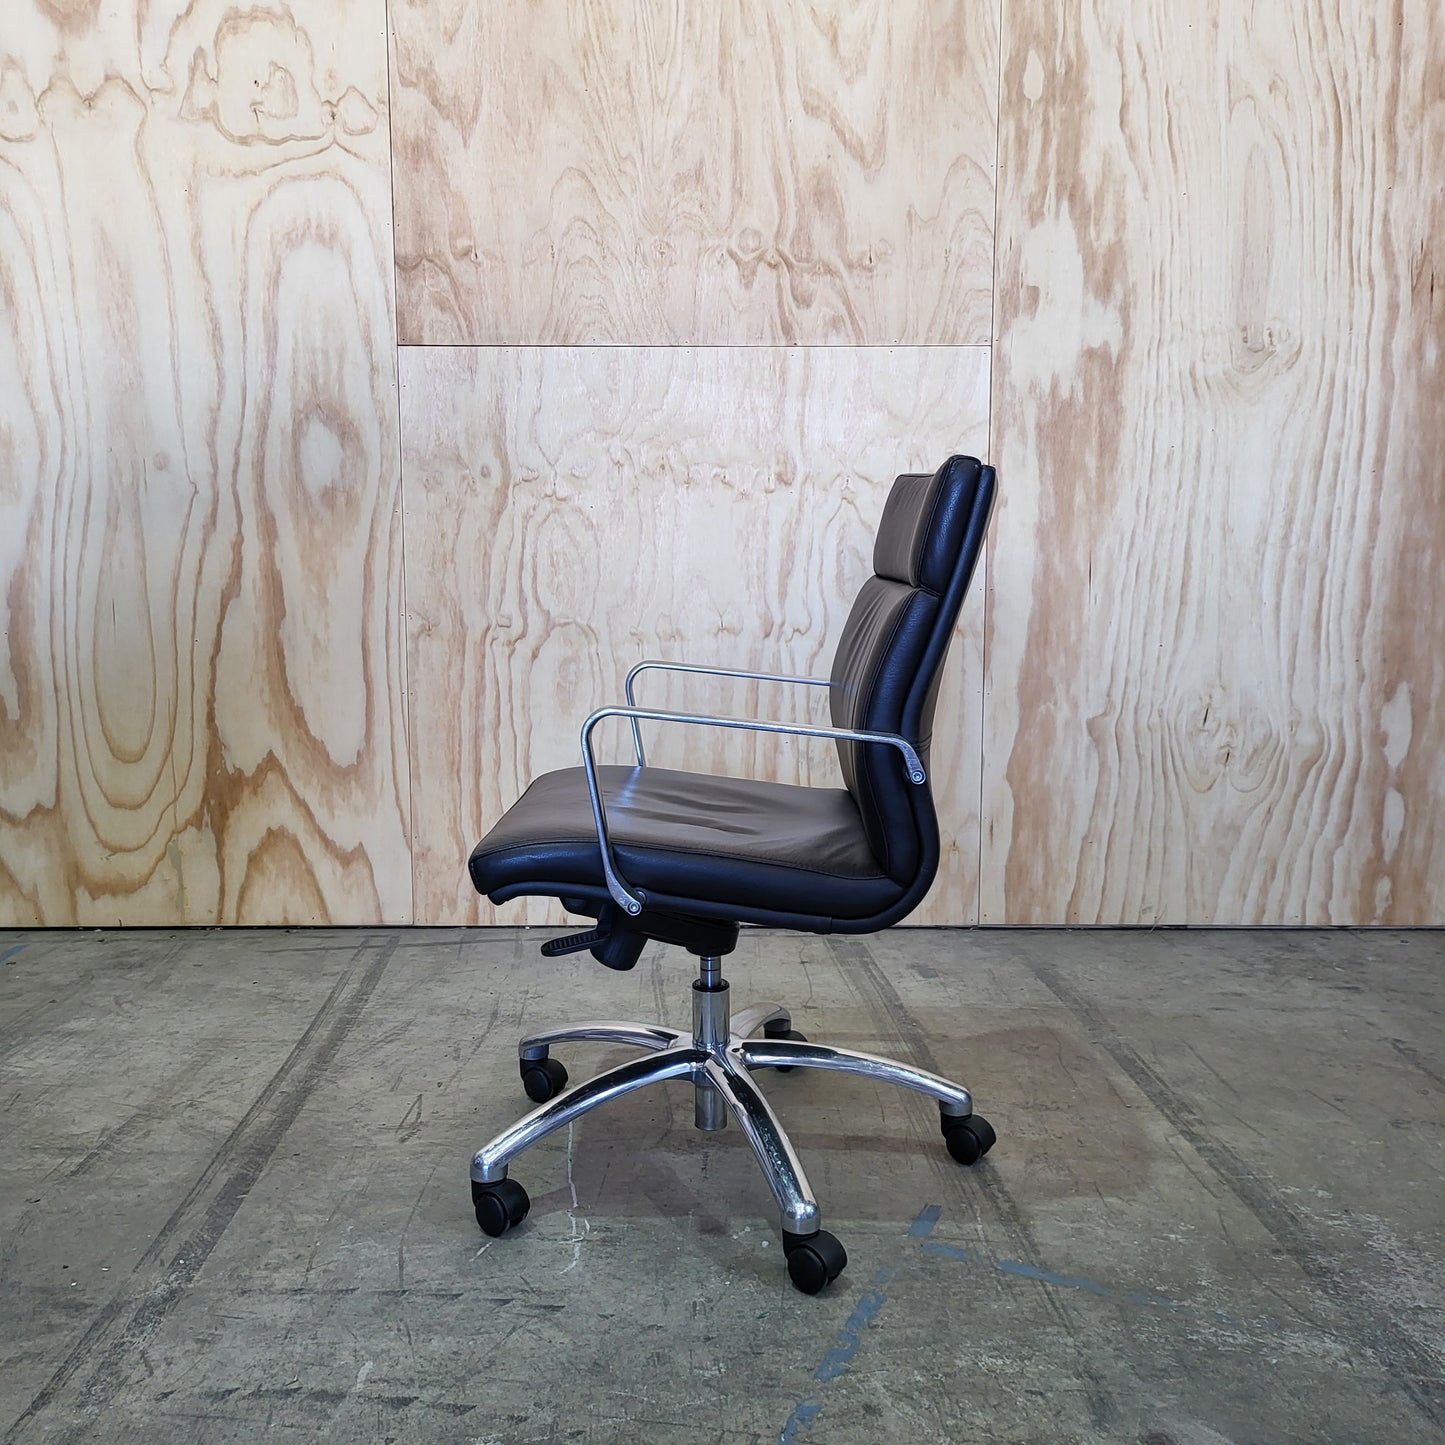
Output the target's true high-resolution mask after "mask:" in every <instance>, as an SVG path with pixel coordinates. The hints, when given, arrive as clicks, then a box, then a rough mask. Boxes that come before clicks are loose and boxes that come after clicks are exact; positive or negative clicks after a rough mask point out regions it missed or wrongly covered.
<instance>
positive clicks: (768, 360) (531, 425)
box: [0, 0, 1445, 925]
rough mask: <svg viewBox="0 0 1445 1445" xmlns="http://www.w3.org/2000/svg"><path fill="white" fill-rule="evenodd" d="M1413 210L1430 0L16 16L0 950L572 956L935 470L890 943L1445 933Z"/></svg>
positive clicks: (2, 200) (1436, 49) (9, 180)
mask: <svg viewBox="0 0 1445 1445" xmlns="http://www.w3.org/2000/svg"><path fill="white" fill-rule="evenodd" d="M388 60H389V65H390V71H389V74H388ZM1442 155H1445V19H1442V12H1441V11H1440V8H1439V7H1438V5H1437V4H1435V0H1383V3H1380V4H1376V5H1364V6H1355V7H1344V6H1341V5H1339V4H1337V3H1335V0H1298V3H1295V4H1291V5H1287V6H1278V7H1273V8H1268V7H1261V6H1258V5H1254V4H1248V3H1245V0H1182V3H1180V4H1178V5H1171V6H1165V7H1161V6H1158V5H1151V4H1146V3H1145V0H1094V3H1091V4H1090V5H1087V6H1079V5H1064V6H1058V5H1045V4H1044V3H1043V0H919V3H917V4H908V5H888V4H884V3H881V0H850V3H843V0H808V3H803V0H798V3H791V0H790V3H784V4H765V3H763V0H728V3H725V4H721V5H716V6H711V7H709V6H688V5H683V4H680V3H678V0H604V3H583V0H536V3H532V4H528V5H525V6H523V5H510V6H509V5H501V6H495V5H494V6H485V5H477V4H474V3H472V0H324V3H322V0H268V3H267V4H266V5H265V6H264V7H257V8H249V7H239V8H238V7H235V6H233V5H230V4H229V3H227V0H79V3H65V4H61V3H58V0H6V4H5V5H4V17H3V19H0V925H6V924H17V923H18V924H28V923H56V924H61V923H75V922H83V923H113V922H116V921H124V922H133V923H156V924H164V923H177V922H218V921H219V922H240V921H254V922H311V921H318V922H319V921H325V920H329V921H335V922H343V923H364V922H373V921H382V920H385V921H394V922H405V921H409V920H412V919H415V921H417V922H427V923H441V922H461V921H484V920H488V919H491V918H493V917H497V918H501V919H503V920H506V921H521V920H523V919H528V918H531V919H538V918H541V917H543V916H552V915H544V913H543V911H542V910H540V909H539V908H537V907H535V906H530V905H527V904H523V903H517V904H512V905H509V906H508V907H507V908H505V909H502V910H498V911H497V912H496V913H495V914H494V913H493V912H492V911H491V910H489V909H487V908H486V907H485V906H484V905H483V904H482V903H481V902H480V900H478V899H477V898H476V897H475V895H473V894H472V893H471V891H470V888H469V886H468V884H467V882H466V878H465V875H464V872H463V863H464V859H465V855H466V853H467V851H468V850H469V849H470V847H471V845H472V843H473V842H474V841H475V839H476V837H477V836H478V834H479V833H480V832H481V831H483V830H484V828H485V827H486V826H487V825H488V823H489V822H490V821H491V820H492V819H493V818H494V817H495V816H496V814H497V813H498V812H499V811H500V810H501V809H502V808H503V807H504V806H505V805H506V803H507V802H509V801H510V800H511V798H512V797H513V796H514V795H515V793H516V792H517V791H518V790H519V789H520V787H521V786H522V784H523V782H524V781H525V778H526V777H527V776H528V775H529V774H530V773H531V772H532V771H534V770H536V769H538V768H541V767H547V766H554V765H559V764H565V763H567V762H570V761H572V760H573V758H574V757H575V736H576V729H577V726H578V725H579V724H580V721H581V718H582V716H584V715H585V713H586V712H587V711H589V710H590V708H591V707H592V706H593V705H594V704H595V703H596V702H597V701H599V700H605V699H609V698H611V697H612V696H613V695H614V694H615V692H616V690H617V687H618V684H619V682H620V679H621V676H622V674H623V673H624V672H625V671H626V668H627V667H628V666H629V665H630V664H631V663H632V662H634V661H636V660H638V659H639V658H640V657H642V656H644V655H655V654H658V653H661V654H663V655H667V656H673V657H691V658H694V659H704V660H705V659H708V658H714V659H717V660H719V661H721V662H724V663H741V664H744V665H773V664H774V663H778V664H780V665H782V666H784V667H785V668H788V669H798V670H802V671H813V670H817V669H818V668H819V667H821V666H822V665H823V661H824V659H825V658H826V657H827V655H828V652H829V649H830V647H831V643H832V640H833V637H834V635H835V634H836V627H837V622H838V613H839V608H840V607H841V606H842V605H843V599H844V598H845V597H846V596H847V595H848V593H849V591H850V590H851V589H852V588H853V587H855V586H856V585H857V581H858V578H859V576H860V575H861V572H862V569H863V568H864V566H865V565H866V564H865V557H864V548H865V547H866V541H867V534H868V531H869V528H870V527H871V525H872V522H873V520H874V519H875V517H876V515H877V509H878V507H879V506H880V505H881V496H882V491H883V488H884V486H885V485H886V482H887V480H888V479H889V478H891V476H892V475H893V473H895V472H896V471H899V470H902V469H905V468H915V467H920V466H930V467H931V466H933V465H936V464H937V462H938V461H939V460H941V459H942V458H943V456H945V455H947V454H948V453H949V452H952V451H959V450H962V451H973V452H976V453H978V454H980V455H984V456H987V457H990V458H991V459H992V460H993V461H994V462H995V463H996V464H997V465H998V467H999V471H1000V482H1001V499H1002V500H1001V507H1000V512H999V515H998V517H997V519H996V522H995V527H994V533H993V542H992V548H991V553H990V556H989V559H988V565H987V578H986V590H985V586H984V585H982V584H983V581H984V579H983V578H982V577H981V579H980V584H981V585H980V586H979V587H977V588H976V593H975V597H974V598H973V599H972V601H971V603H970V610H969V612H968V614H967V616H966V617H965V619H964V622H963V625H962V627H961V629H960V645H959V648H958V650H957V652H956V653H955V656H954V658H953V662H952V670H951V672H950V674H949V677H948V684H947V687H948V691H947V694H946V697H945V702H944V711H943V716H942V718H941V720H940V730H939V736H940V737H943V736H948V737H951V738H952V739H953V742H954V747H953V749H952V750H951V751H950V750H948V749H944V748H941V747H937V746H936V761H938V762H939V763H940V765H942V766H941V771H940V774H939V776H938V779H937V782H938V786H939V791H940V810H941V813H942V815H943V818H944V821H945V830H946V833H947V835H948V836H947V844H948V846H947V849H946V854H945V862H944V867H943V870H942V873H941V876H940V880H939V884H938V886H937V888H936V889H935V891H934V894H933V895H932V897H931V898H930V899H929V901H928V903H927V904H926V905H925V907H924V909H923V910H922V911H921V912H920V913H919V914H917V915H915V919H916V921H934V922H960V923H962V922H970V921H973V920H974V919H975V918H982V919H983V920H984V921H987V922H1010V923H1024V922H1030V923H1031V922H1041V923H1066V922H1068V923H1073V922H1084V923H1094V922H1099V923H1129V924H1140V923H1142V924H1156V923H1175V922H1227V923H1249V922H1263V923H1292V922H1308V923H1330V922H1335V923H1370V922H1393V923H1445V761H1442V759H1445V606H1438V605H1436V604H1435V601H1434V599H1436V598H1439V597H1442V596H1445V463H1442V460H1441V459H1442V458H1445V406H1442V404H1441V397H1442V396H1445V376H1442V369H1445V360H1442V354H1445V168H1442V165H1441V162H1440V157H1441V156H1442ZM393 227H394V232H395V240H394V241H393ZM398 373H399V376H400V390H399V391H398ZM403 535H404V536H405V545H404V547H403ZM692 686H693V689H694V690H693V691H689V692H688V693H687V696H688V698H689V700H696V699H697V696H698V694H697V692H696V689H697V688H698V687H699V686H702V685H700V684H693V685H692ZM664 695H666V694H664ZM707 700H711V699H707ZM750 700H755V701H757V702H758V703H759V704H760V705H762V706H766V707H770V708H771V707H774V706H776V707H782V706H784V705H785V700H784V699H782V698H780V697H779V698H769V697H762V698H757V699H750ZM657 746H658V747H659V749H660V751H659V753H658V756H659V757H666V756H668V752H667V750H668V749H669V748H672V747H676V746H678V744H677V743H676V742H675V741H674V740H671V739H662V738H659V739H658V741H657ZM674 756H675V754H674ZM693 757H694V758H696V759H699V760H700V761H701V762H702V763H704V764H713V763H717V764H727V765H728V766H745V767H749V768H752V769H756V770H759V771H762V772H764V773H766V774H768V775H771V776H780V777H799V778H814V779H818V780H822V779H823V778H826V777H827V776H828V772H827V770H828V768H829V767H830V766H831V760H830V758H829V755H828V754H827V753H826V752H823V753H822V754H818V753H804V752H799V751H798V750H797V749H796V748H794V747H792V746H791V745H787V746H779V747H776V748H774V747H762V746H760V745H759V744H757V743H756V742H755V741H745V740H743V739H741V738H739V737H736V736H734V735H727V736H725V737H723V738H720V739H718V740H716V741H714V742H712V743H710V744H709V746H708V748H707V749H705V750H704V753H703V754H702V755H701V756H700V757H699V755H698V754H696V753H694V754H693ZM529 908H530V911H529Z"/></svg>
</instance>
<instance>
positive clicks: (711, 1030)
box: [472, 958, 993, 1293]
mask: <svg viewBox="0 0 1445 1445" xmlns="http://www.w3.org/2000/svg"><path fill="white" fill-rule="evenodd" d="M692 989H693V992H692V1035H691V1038H689V1037H688V1036H687V1035H686V1034H684V1033H681V1032H680V1031H678V1030H676V1029H669V1028H664V1027H661V1026H660V1025H657V1024H635V1023H615V1022H592V1023H582V1024H574V1025H572V1026H570V1027H564V1028H556V1029H547V1030H545V1031H543V1032H541V1033H536V1034H532V1035H530V1036H529V1037H527V1038H525V1039H523V1040H522V1042H521V1044H520V1046H519V1049H518V1053H519V1056H520V1060H521V1068H522V1071H523V1076H524V1078H525V1077H527V1074H528V1070H529V1066H536V1067H538V1068H540V1067H542V1066H546V1064H547V1060H548V1058H549V1051H550V1049H551V1048H552V1046H553V1045H554V1044H561V1043H571V1042H573V1041H577V1042H584V1041H588V1042H603V1043H614V1044H630V1045H632V1046H634V1047H636V1048H640V1049H647V1050H649V1051H650V1052H649V1054H648V1055H647V1056H645V1057H643V1058H640V1059H633V1060H630V1061H629V1062H627V1063H624V1064H618V1065H617V1066H616V1067H615V1068H611V1069H607V1070H606V1071H604V1072H603V1073H600V1074H598V1075H597V1076H596V1077H595V1078H592V1079H589V1080H587V1081H586V1082H585V1083H582V1084H578V1085H576V1086H575V1087H574V1088H570V1089H566V1090H565V1091H564V1092H562V1093H559V1094H558V1095H557V1097H555V1098H553V1099H549V1100H548V1101H547V1102H545V1103H543V1104H541V1105H539V1107H537V1108H536V1109H534V1110H532V1112H531V1113H530V1114H528V1115H526V1116H525V1117H524V1118H522V1119H519V1120H518V1121H517V1122H516V1123H515V1124H513V1125H512V1127H511V1128H510V1129H507V1130H506V1131H505V1132H504V1133H501V1134H499V1135H498V1136H497V1137H496V1138H495V1139H493V1140H492V1141H491V1143H489V1144H486V1145H484V1146H483V1147H482V1148H480V1149H478V1150H477V1152H476V1154H475V1155H474V1156H473V1158H472V1192H473V1195H474V1197H477V1198H480V1196H481V1195H482V1194H484V1193H487V1192H490V1191H489V1190H488V1186H493V1187H496V1186H499V1185H500V1183H501V1181H503V1180H505V1179H506V1178H507V1167H508V1165H509V1164H510V1163H511V1162H512V1160H513V1159H515V1158H516V1157H517V1155H518V1154H520V1153H521V1152H522V1151H523V1150H524V1149H528V1148H530V1147H531V1146H532V1145H533V1144H535V1143H536V1142H537V1141H538V1140H539V1139H544V1138H546V1136H547V1135H548V1134H550V1133H552V1132H553V1131H554V1130H556V1129H561V1128H564V1127H565V1126H566V1125H568V1124H571V1123H574V1122H575V1121H576V1120H578V1119H580V1118H581V1117H582V1116H583V1115H584V1114H587V1113H590V1112H591V1111H592V1110H593V1109H595V1108H597V1107H598V1106H599V1105H601V1104H606V1103H608V1102H609V1101H610V1100H612V1099H617V1098H621V1097H622V1095H624V1094H628V1093H631V1092H632V1090H634V1089H640V1088H642V1087H643V1085H645V1084H653V1083H656V1082H658V1081H659V1080H661V1079H682V1078H688V1079H691V1080H692V1082H693V1086H694V1088H695V1089H696V1110H695V1119H696V1124H697V1127H698V1128H699V1129H707V1130H714V1129H721V1128H723V1127H724V1126H725V1125H726V1123H727V1117H728V1113H729V1111H731V1113H732V1116H733V1118H735V1119H736V1120H737V1123H738V1127H739V1128H740V1129H741V1130H742V1131H743V1134H744V1136H745V1137H746V1138H747V1141H748V1143H749V1144H751V1145H752V1148H753V1153H754V1154H755V1155H756V1156H757V1160H758V1163H759V1165H760V1166H761V1167H762V1171H763V1175H764V1177H765V1178H766V1179H767V1181H768V1187H769V1188H770V1189H771V1190H772V1192H773V1197H774V1198H775V1199H776V1200H777V1202H778V1209H779V1210H780V1212H781V1214H782V1227H783V1236H784V1242H785V1245H788V1246H791V1245H792V1244H793V1243H795V1242H796V1241H797V1240H799V1239H803V1240H805V1241H806V1239H808V1238H810V1237H813V1236H817V1235H818V1233H819V1231H820V1229H821V1227H822V1220H821V1215H820V1213H819V1210H818V1201H817V1199H816V1198H815V1197H814V1194H813V1190H812V1186H811V1185H810V1184H809V1183H808V1177H807V1175H806V1174H805V1173H804V1172H803V1166H802V1164H801V1163H800V1162H799V1160H798V1156H797V1153H796V1152H795V1151H794V1149H793V1146H792V1144H791V1142H790V1141H789V1139H788V1136H787V1134H786V1133H785V1132H784V1131H783V1126H782V1124H781V1123H779V1121H778V1116H777V1115H776V1114H775V1113H774V1112H773V1110H772V1106H771V1105H770V1104H769V1103H768V1101H767V1099H766V1098H764V1097H763V1095H762V1093H761V1092H760V1090H759V1089H758V1088H757V1086H756V1085H755V1084H754V1083H753V1081H752V1078H751V1077H750V1075H751V1072H752V1071H753V1070H754V1069H795V1068H802V1069H835V1070H838V1071H839V1072H841V1073H846V1074H861V1075H863V1076H864V1077H866V1078H870V1079H881V1080H885V1081H887V1082H888V1083H892V1084H902V1085H903V1086H904V1087H905V1088H908V1089H915V1090H917V1092H919V1093H920V1094H927V1095H929V1096H930V1097H932V1098H934V1099H937V1100H938V1105H939V1110H940V1114H941V1119H940V1123H941V1125H942V1128H943V1132H944V1136H945V1138H946V1139H948V1141H949V1148H950V1152H952V1153H954V1157H955V1158H959V1159H960V1160H961V1162H964V1163H972V1162H973V1159H974V1158H977V1157H978V1156H979V1155H981V1154H982V1153H984V1152H986V1151H987V1149H988V1147H989V1146H990V1145H991V1144H992V1143H993V1131H992V1130H991V1129H989V1127H988V1125H987V1124H986V1123H985V1122H984V1121H983V1120H981V1119H978V1120H975V1119H974V1118H973V1099H972V1097H971V1096H970V1094H969V1092H968V1090H967V1089H965V1088H963V1087H962V1086H961V1085H959V1084H955V1083H952V1082H950V1081H949V1080H948V1079H944V1078H941V1077H940V1076H939V1075H937V1074H931V1073H928V1072H927V1071H926V1070H924V1069H915V1068H914V1067H912V1066H911V1065H909V1064H902V1063H898V1062H896V1061H894V1060H892V1059H881V1058H877V1057H875V1056H874V1055H872V1054H865V1053H860V1052H858V1051H857V1050H854V1049H838V1048H830V1047H828V1046H826V1045H824V1044H813V1043H808V1042H807V1041H806V1040H804V1039H803V1037H802V1036H801V1035H800V1034H795V1033H793V1032H792V1019H791V1018H790V1016H789V1014H788V1011H787V1009H785V1008H782V1007H780V1006H779V1005H777V1004H755V1005H753V1006H752V1007H750V1008H746V1009H742V1010H740V1011H739V1012H738V1014H737V1015H736V1016H734V1017H732V1018H731V1019H730V1017H729V1007H728V985H727V983H726V982H725V981H724V979H723V977H722V968H721V960H720V959H718V958H703V959H702V960H701V962H700V967H699V971H698V978H697V981H696V982H695V983H694V984H693V986H692ZM759 1029H764V1030H766V1034H767V1036H766V1037H763V1038H753V1037H751V1036H752V1035H753V1034H755V1033H756V1032H757V1031H758V1030H759ZM550 1067H551V1068H553V1069H556V1067H557V1066H556V1065H555V1064H552V1065H550ZM558 1077H559V1078H560V1079H561V1080H564V1081H565V1077H566V1075H565V1071H560V1070H559V1071H558ZM528 1091H529V1092H531V1091H532V1090H531V1085H530V1084H529V1088H528ZM541 1096H542V1097H543V1098H545V1097H546V1084H545V1082H544V1083H543V1084H542V1094H541ZM533 1097H537V1095H535V1094H534V1095H533ZM970 1126H972V1127H974V1128H975V1129H982V1130H986V1131H987V1135H986V1137H983V1136H982V1135H980V1136H979V1137H978V1146H979V1147H977V1148H976V1149H975V1147H974V1144H973V1143H972V1142H969V1144H968V1148H969V1150H970V1152H971V1153H972V1155H973V1157H972V1158H968V1157H965V1156H964V1155H961V1154H959V1153H958V1151H957V1150H956V1149H955V1147H954V1142H953V1140H952V1139H951V1138H950V1137H949V1136H950V1132H951V1130H956V1129H957V1128H964V1129H967V1128H969V1127H970ZM507 1187H508V1188H515V1186H507ZM518 1193H519V1194H520V1198H521V1203H520V1205H519V1206H514V1207H513V1216H514V1217H512V1218H511V1219H510V1223H517V1222H519V1221H520V1217H521V1216H520V1215H517V1214H516V1208H518V1207H520V1209H521V1213H522V1214H525V1212H526V1208H527V1205H526V1196H525V1194H524V1193H521V1191H518ZM497 1218H498V1222H499V1223H500V1228H496V1229H493V1228H492V1227H490V1225H489V1224H488V1222H487V1221H486V1220H485V1219H484V1218H483V1215H482V1213H481V1211H480V1210H479V1213H478V1219H479V1221H481V1222H482V1227H483V1228H484V1229H486V1230H487V1232H488V1233H497V1234H500V1233H502V1232H504V1231H505V1229H506V1228H507V1227H508V1222H507V1219H506V1216H505V1215H503V1214H501V1213H499V1214H498V1216H497ZM833 1243H834V1244H836V1241H833ZM839 1252H840V1254H841V1249H840V1251H839ZM842 1257H843V1259H845V1260H846V1256H842ZM841 1267H842V1266H841V1264H840V1265H839V1268H840V1269H841ZM793 1273H794V1282H795V1283H798V1284H799V1287H800V1288H805V1289H806V1288H807V1285H805V1284H802V1283H801V1282H800V1281H799V1280H798V1279H797V1274H796V1271H793ZM832 1273H836V1271H833V1272H832ZM832 1273H830V1274H829V1277H830V1278H831V1277H832ZM823 1282H824V1283H826V1280H824V1281H823ZM819 1288H821V1285H819ZM809 1292H810V1293H811V1292H814V1291H812V1290H809Z"/></svg>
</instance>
